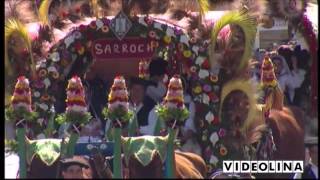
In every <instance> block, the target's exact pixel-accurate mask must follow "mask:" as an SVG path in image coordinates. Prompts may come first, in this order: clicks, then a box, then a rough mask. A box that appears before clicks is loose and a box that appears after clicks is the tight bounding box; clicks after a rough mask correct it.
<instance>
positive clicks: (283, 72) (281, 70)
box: [270, 52, 305, 104]
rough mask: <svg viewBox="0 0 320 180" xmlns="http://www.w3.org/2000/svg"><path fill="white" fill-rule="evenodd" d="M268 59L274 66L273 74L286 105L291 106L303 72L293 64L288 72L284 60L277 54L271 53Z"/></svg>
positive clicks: (301, 80)
mask: <svg viewBox="0 0 320 180" xmlns="http://www.w3.org/2000/svg"><path fill="white" fill-rule="evenodd" d="M270 57H271V60H272V62H273V64H274V66H275V74H276V77H277V79H278V82H279V86H280V88H281V90H282V91H283V92H284V94H286V100H287V103H289V104H292V102H293V99H294V95H295V89H296V88H299V87H300V86H301V84H302V82H303V80H304V74H305V72H303V71H301V70H299V69H298V67H297V63H293V70H292V71H290V69H289V66H288V64H287V62H286V60H285V59H284V58H283V56H281V55H279V54H277V53H274V52H271V54H270Z"/></svg>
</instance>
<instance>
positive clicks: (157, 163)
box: [93, 151, 207, 179]
mask: <svg viewBox="0 0 320 180" xmlns="http://www.w3.org/2000/svg"><path fill="white" fill-rule="evenodd" d="M93 159H94V162H95V163H96V164H95V167H97V168H96V170H97V172H98V174H99V177H100V178H111V177H112V172H111V170H110V167H108V166H107V165H106V164H105V159H104V158H103V156H102V155H101V154H100V153H96V154H95V155H94V156H93ZM122 161H123V163H122V164H123V167H124V168H123V174H124V178H164V171H163V167H164V164H163V162H162V160H161V158H160V155H159V154H158V153H157V152H155V153H154V154H153V157H152V160H151V161H150V163H149V164H148V165H146V166H143V165H142V164H141V162H139V160H138V159H137V158H136V157H135V156H134V155H131V156H130V158H129V164H128V166H126V163H125V160H124V156H123V157H122ZM111 162H112V161H111ZM175 163H176V164H175V177H176V178H192V179H202V178H205V177H206V175H207V169H206V164H205V162H204V160H203V159H202V158H201V157H200V156H198V155H197V154H193V153H186V152H178V151H175Z"/></svg>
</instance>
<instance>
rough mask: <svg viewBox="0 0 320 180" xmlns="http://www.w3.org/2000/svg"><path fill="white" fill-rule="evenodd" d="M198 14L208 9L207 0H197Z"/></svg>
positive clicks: (203, 13) (201, 14) (202, 13)
mask: <svg viewBox="0 0 320 180" xmlns="http://www.w3.org/2000/svg"><path fill="white" fill-rule="evenodd" d="M198 4H199V12H200V16H204V15H205V13H207V12H208V11H209V0H198Z"/></svg>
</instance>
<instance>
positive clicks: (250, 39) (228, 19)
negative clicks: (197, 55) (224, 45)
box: [209, 11, 257, 71]
mask: <svg viewBox="0 0 320 180" xmlns="http://www.w3.org/2000/svg"><path fill="white" fill-rule="evenodd" d="M229 24H233V25H238V26H240V28H241V29H242V30H243V32H244V36H245V37H244V38H245V47H244V53H243V55H242V58H241V61H240V64H239V67H238V71H240V70H241V69H243V68H245V67H246V65H247V63H248V60H249V58H250V55H251V51H252V48H253V43H254V40H255V36H256V32H257V23H256V21H255V19H254V18H252V17H250V16H249V15H248V14H247V13H246V12H245V11H234V12H229V13H227V14H225V15H224V16H222V17H221V18H220V19H219V20H218V21H217V22H216V23H215V25H214V28H213V30H212V32H211V47H210V51H209V52H210V53H209V59H210V63H211V67H213V66H214V65H216V64H217V60H216V58H215V57H214V55H213V54H214V50H215V46H216V42H217V38H218V34H219V32H220V30H221V29H222V28H223V27H224V26H226V25H229Z"/></svg>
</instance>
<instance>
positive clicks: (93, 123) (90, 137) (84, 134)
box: [78, 118, 103, 142]
mask: <svg viewBox="0 0 320 180" xmlns="http://www.w3.org/2000/svg"><path fill="white" fill-rule="evenodd" d="M102 135H103V132H102V123H101V121H100V120H98V119H96V118H92V119H91V120H90V122H89V123H88V124H86V125H85V126H84V127H83V128H81V132H80V137H79V140H78V142H79V141H80V142H89V141H90V142H97V141H100V140H101V139H102V138H101V137H102Z"/></svg>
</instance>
